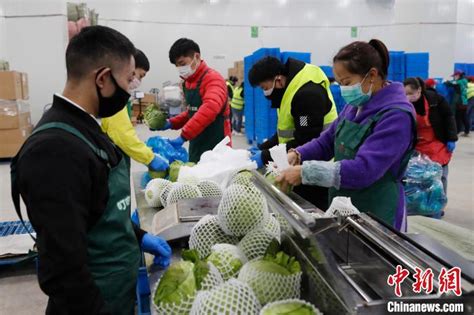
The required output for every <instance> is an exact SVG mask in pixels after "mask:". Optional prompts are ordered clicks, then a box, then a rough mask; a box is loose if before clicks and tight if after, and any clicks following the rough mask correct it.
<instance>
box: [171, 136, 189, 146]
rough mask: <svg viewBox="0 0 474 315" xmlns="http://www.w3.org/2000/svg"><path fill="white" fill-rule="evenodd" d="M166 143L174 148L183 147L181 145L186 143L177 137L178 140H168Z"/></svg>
mask: <svg viewBox="0 0 474 315" xmlns="http://www.w3.org/2000/svg"><path fill="white" fill-rule="evenodd" d="M168 142H169V143H170V144H171V145H172V146H173V147H175V148H179V147H181V146H183V143H184V142H186V139H184V138H183V137H181V136H179V137H178V138H176V139H168Z"/></svg>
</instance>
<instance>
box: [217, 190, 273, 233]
mask: <svg viewBox="0 0 474 315" xmlns="http://www.w3.org/2000/svg"><path fill="white" fill-rule="evenodd" d="M269 215H270V213H269V212H268V206H267V200H266V199H265V197H264V196H263V194H262V193H261V192H260V191H259V190H258V189H257V188H255V187H251V186H242V185H231V186H229V187H228V188H227V189H226V190H225V191H224V195H223V196H222V199H221V202H220V204H219V208H218V209H217V217H218V218H219V224H220V226H221V228H222V230H223V231H224V232H226V233H227V234H232V235H235V236H244V235H245V234H247V233H248V232H250V231H252V230H254V229H256V228H258V227H260V226H263V224H264V223H265V222H266V221H267V220H268V216H269Z"/></svg>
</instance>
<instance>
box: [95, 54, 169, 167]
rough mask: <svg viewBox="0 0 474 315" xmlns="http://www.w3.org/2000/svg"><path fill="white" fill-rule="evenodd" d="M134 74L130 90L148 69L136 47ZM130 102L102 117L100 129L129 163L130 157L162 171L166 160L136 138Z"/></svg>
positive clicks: (134, 87)
mask: <svg viewBox="0 0 474 315" xmlns="http://www.w3.org/2000/svg"><path fill="white" fill-rule="evenodd" d="M134 57H135V75H134V78H133V81H132V83H131V84H130V90H132V91H133V90H135V89H137V88H138V87H139V86H140V84H141V82H142V80H143V78H144V77H145V76H146V73H147V72H148V71H149V70H150V63H149V61H148V58H147V57H146V56H145V54H144V53H143V52H142V51H141V50H138V49H137V52H136V53H135V56H134ZM131 104H132V99H130V100H129V101H128V103H127V106H126V107H124V108H123V109H122V110H121V111H119V112H118V113H117V114H115V115H114V116H112V117H109V118H102V120H101V125H102V130H103V131H104V132H105V133H106V134H107V135H108V136H109V138H110V139H111V140H112V142H113V143H115V144H116V145H117V146H118V147H119V148H120V150H122V151H123V152H124V153H125V158H126V159H127V160H128V164H130V159H129V158H132V159H134V160H135V161H137V162H138V163H142V164H145V165H146V166H148V167H149V168H150V169H152V170H154V171H164V170H166V169H167V168H168V167H169V165H168V161H167V160H166V159H165V158H163V157H162V156H160V155H158V154H155V153H153V151H152V150H151V148H150V147H147V146H146V144H145V143H143V141H141V140H140V139H139V138H138V135H137V132H136V130H135V128H134V127H133V125H132V122H131V120H130V119H131Z"/></svg>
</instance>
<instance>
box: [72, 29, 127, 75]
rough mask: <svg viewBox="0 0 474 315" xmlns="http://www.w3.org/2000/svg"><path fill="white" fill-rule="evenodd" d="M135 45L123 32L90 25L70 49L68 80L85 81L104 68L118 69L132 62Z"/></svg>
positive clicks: (75, 37)
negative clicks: (86, 77) (85, 77)
mask: <svg viewBox="0 0 474 315" xmlns="http://www.w3.org/2000/svg"><path fill="white" fill-rule="evenodd" d="M135 52H136V49H135V46H133V44H132V42H131V41H130V40H129V39H128V38H127V37H126V36H124V35H123V34H122V33H120V32H118V31H116V30H114V29H112V28H110V27H106V26H100V25H97V26H89V27H85V28H83V29H82V30H81V31H80V32H79V34H77V35H76V36H74V37H73V38H72V39H71V41H70V42H69V45H68V46H67V49H66V69H67V77H68V79H82V78H83V77H84V76H85V75H86V74H87V73H89V72H90V71H92V70H94V69H98V68H101V67H110V68H114V67H115V66H116V65H117V63H121V62H128V61H129V60H130V57H131V56H133V55H134V54H135Z"/></svg>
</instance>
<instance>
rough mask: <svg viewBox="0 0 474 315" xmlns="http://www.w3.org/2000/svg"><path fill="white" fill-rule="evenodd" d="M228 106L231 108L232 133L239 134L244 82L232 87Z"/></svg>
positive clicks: (240, 133)
mask: <svg viewBox="0 0 474 315" xmlns="http://www.w3.org/2000/svg"><path fill="white" fill-rule="evenodd" d="M230 107H231V110H232V134H233V135H239V136H241V135H242V119H243V114H244V82H242V83H241V84H240V85H239V86H236V87H235V88H234V95H233V97H232V100H231V102H230Z"/></svg>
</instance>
